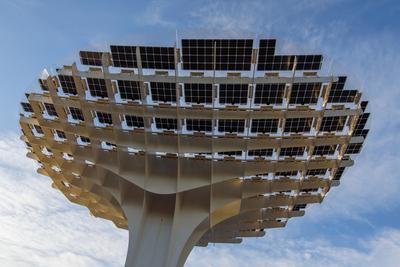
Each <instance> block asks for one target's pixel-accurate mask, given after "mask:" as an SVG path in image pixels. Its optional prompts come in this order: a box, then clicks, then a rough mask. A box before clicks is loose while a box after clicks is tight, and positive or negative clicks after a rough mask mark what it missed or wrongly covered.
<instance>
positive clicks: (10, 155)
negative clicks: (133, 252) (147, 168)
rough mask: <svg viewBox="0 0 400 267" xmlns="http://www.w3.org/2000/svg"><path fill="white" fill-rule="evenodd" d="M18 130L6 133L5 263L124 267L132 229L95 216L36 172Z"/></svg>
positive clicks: (0, 246)
mask: <svg viewBox="0 0 400 267" xmlns="http://www.w3.org/2000/svg"><path fill="white" fill-rule="evenodd" d="M25 153H26V151H25V148H24V146H23V144H22V142H21V141H19V140H18V138H17V136H16V135H15V134H2V135H1V138H0V177H1V179H0V225H1V227H0V250H1V251H2V252H1V256H0V265H1V266H21V267H22V266H99V267H100V266H101V267H103V266H122V265H123V262H124V260H125V254H126V249H127V232H126V231H124V230H118V229H117V228H116V227H115V226H114V225H113V224H112V223H110V222H108V221H105V220H101V219H96V218H94V217H92V216H90V215H89V212H88V210H87V209H86V208H83V207H80V206H77V205H74V204H72V203H70V202H69V201H68V200H67V199H66V198H65V197H64V196H63V195H62V194H61V193H60V192H58V191H56V190H54V189H53V188H52V187H51V181H50V179H49V178H47V177H44V176H41V175H38V174H36V173H35V172H36V166H35V164H34V162H33V161H32V160H30V159H28V158H26V157H25Z"/></svg>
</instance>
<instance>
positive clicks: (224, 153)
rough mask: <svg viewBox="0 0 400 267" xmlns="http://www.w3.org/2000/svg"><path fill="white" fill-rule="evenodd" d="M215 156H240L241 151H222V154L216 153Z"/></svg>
mask: <svg viewBox="0 0 400 267" xmlns="http://www.w3.org/2000/svg"><path fill="white" fill-rule="evenodd" d="M217 154H218V155H223V156H241V155H242V151H224V152H218V153H217Z"/></svg>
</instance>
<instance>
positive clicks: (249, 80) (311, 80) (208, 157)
mask: <svg viewBox="0 0 400 267" xmlns="http://www.w3.org/2000/svg"><path fill="white" fill-rule="evenodd" d="M80 60H81V63H82V65H88V66H98V67H99V66H100V67H102V68H101V69H100V68H89V69H88V70H84V71H78V69H77V67H76V66H75V65H73V66H65V67H63V68H62V69H59V70H58V71H57V76H54V77H53V76H50V77H49V78H47V79H39V81H38V85H39V86H40V87H41V88H42V92H41V93H40V94H36V93H34V94H30V95H27V100H24V101H23V102H22V103H21V106H22V111H23V112H21V128H22V131H23V135H24V141H26V142H27V144H29V145H28V147H29V149H30V150H32V151H33V153H34V154H36V156H37V158H39V159H40V164H41V167H40V168H41V171H42V172H43V173H49V174H50V176H51V177H52V178H53V180H54V181H55V186H56V187H57V188H59V189H60V190H61V191H62V192H63V193H64V194H65V195H66V196H67V197H68V198H69V199H72V200H71V201H73V200H74V201H75V200H76V201H77V202H78V203H80V202H79V201H80V199H84V201H87V199H94V198H95V197H93V196H94V195H96V194H100V195H101V193H99V192H100V191H99V190H97V189H96V190H97V191H96V190H95V189H93V190H92V188H89V190H88V191H89V192H86V191H84V190H82V186H86V184H85V183H78V182H76V181H75V180H73V179H70V178H69V176H68V175H73V176H80V177H84V175H85V174H88V173H89V174H90V172H91V171H93V173H96V175H102V174H103V173H104V172H102V171H101V169H100V167H101V168H105V169H106V168H108V166H113V168H112V171H113V176H115V177H116V176H118V177H119V176H121V177H123V176H126V177H128V178H129V179H131V180H132V181H136V179H142V180H141V182H140V183H138V184H140V185H142V184H141V183H142V182H143V184H145V190H147V189H148V188H151V187H152V186H154V184H153V183H154V182H155V181H156V183H158V182H159V184H169V183H170V182H172V185H171V186H170V187H169V188H167V189H166V191H168V190H172V191H173V190H178V189H179V190H183V191H185V190H187V191H188V190H194V191H196V190H197V187H196V186H198V185H199V186H202V187H203V188H205V186H210V181H211V184H213V183H216V182H222V181H223V182H224V183H225V182H228V180H229V179H230V180H229V182H231V180H232V181H233V180H235V181H236V182H237V181H240V183H249V184H252V183H262V184H260V186H258V185H257V187H254V188H257V190H259V189H260V190H261V189H263V190H266V189H265V188H267V189H268V190H269V191H268V192H257V194H255V195H254V196H253V197H255V198H265V197H269V198H271V202H268V203H278V204H277V207H275V210H274V212H275V211H276V209H282V210H283V211H284V214H289V213H290V212H303V210H304V209H305V208H306V207H307V205H308V204H310V203H319V202H321V201H322V198H323V196H325V193H326V192H327V191H329V190H330V188H331V186H334V185H337V184H338V181H339V180H340V179H341V176H342V174H343V172H344V170H345V168H346V167H349V166H350V165H351V163H352V160H351V158H352V157H353V155H354V154H357V153H359V152H360V151H361V149H362V147H363V143H364V139H365V138H366V136H367V134H368V132H369V130H368V129H366V128H365V127H366V124H367V120H368V117H369V113H367V112H366V109H367V104H368V102H367V101H361V100H360V94H359V92H358V91H357V90H348V89H346V88H345V85H346V79H347V78H346V77H345V76H341V77H337V80H336V78H335V77H324V76H317V75H306V73H305V72H304V73H300V72H295V73H293V77H289V76H287V75H286V74H285V75H283V76H280V75H281V73H280V72H281V71H291V70H293V69H295V70H298V71H309V70H319V69H320V68H321V64H322V61H323V57H322V56H321V55H280V54H277V53H276V40H274V39H262V40H260V43H259V46H258V48H257V47H253V40H247V39H241V40H239V39H232V40H226V39H184V40H182V43H181V46H180V47H178V48H176V47H168V46H165V47H155V46H121V45H112V46H111V52H92V51H81V52H80ZM118 68H122V69H118ZM126 69H133V70H126ZM141 69H144V70H141ZM149 70H150V71H149ZM151 70H155V72H154V73H153V72H152V71H151ZM157 70H167V71H159V72H157ZM170 70H174V71H170ZM182 70H183V71H182ZM214 70H215V71H233V72H235V73H228V74H229V75H228V74H226V76H224V75H225V74H221V73H218V75H217V74H216V73H215V72H205V71H214ZM180 71H182V72H180ZM184 71H185V72H184ZM191 71H193V72H191ZM195 71H200V72H195ZM203 71H204V72H203ZM258 71H262V72H263V73H262V74H260V73H259V72H258ZM239 72H240V73H239ZM265 72H267V73H265ZM268 72H274V73H268ZM277 72H278V75H277V74H276V73H277ZM332 78H335V79H334V82H332V83H331V81H332ZM328 91H329V93H328ZM326 102H327V103H328V104H326ZM338 104H340V105H338ZM28 113H29V114H28ZM48 115H49V116H48ZM49 134H50V136H49ZM51 138H52V139H54V140H55V141H56V142H43V140H44V139H46V140H50V139H51ZM64 144H66V145H68V146H64ZM66 147H68V149H67V150H65V148H66ZM39 148H40V150H39ZM63 149H64V150H63ZM42 150H43V151H45V152H46V153H48V154H49V153H52V154H53V155H54V156H53V157H54V158H52V157H49V156H47V157H46V158H43V156H42V154H41V152H40V151H42ZM59 150H62V151H59ZM59 152H62V153H63V156H65V158H66V159H65V160H67V159H69V163H68V164H69V165H68V164H65V165H63V166H67V165H68V166H71V168H75V167H74V166H75V165H74V164H76V166H79V168H77V169H76V170H75V169H74V170H72V172H73V174H70V172H71V170H70V169H63V168H64V167H63V168H61V172H58V173H57V176H56V175H53V173H54V172H52V169H51V168H52V167H53V166H52V165H55V166H56V167H57V164H58V163H59V162H61V161H60V159H59V158H57V157H58V156H59V155H58V154H60V153H59ZM92 153H93V155H94V156H92ZM87 155H91V156H88V157H87V159H86V158H85V157H86V156H87ZM71 158H73V159H74V164H70V162H71ZM115 162H118V166H115ZM201 164H204V165H201ZM86 166H91V168H86ZM99 166H100V167H99ZM104 166H106V167H104ZM199 166H203V167H199ZM210 166H211V167H210ZM114 167H117V168H114ZM110 168H111V167H110ZM53 170H57V168H54V169H53ZM82 170H84V172H87V173H82ZM99 170H100V171H99ZM142 170H143V172H141V171H142ZM222 172H223V173H222ZM93 173H92V174H93ZM221 173H222V174H221ZM175 174H176V176H177V177H174V175H175ZM207 175H209V176H207ZM210 176H211V177H210ZM59 177H61V178H59ZM96 177H97V176H96ZM67 178H68V179H67ZM153 178H154V179H153ZM175 178H176V179H175ZM81 179H86V178H81ZM124 179H125V178H124ZM129 179H125V180H124V181H128V180H129ZM152 179H153V180H152ZM76 180H79V179H76ZM85 181H86V180H85ZM61 182H62V183H61ZM129 182H131V181H130V180H129ZM185 183H186V184H185ZM203 183H204V184H203ZM221 184H222V183H221ZM71 188H72V189H71ZM216 188H217V186H216V187H215V188H213V190H215V189H216ZM249 188H253V187H249ZM153 189H154V188H153ZM85 190H86V189H85ZM91 190H92V191H91ZM243 190H244V189H243ZM71 192H72V194H76V195H77V197H74V196H71V195H70V193H71ZM76 192H79V193H76ZM243 192H244V191H243ZM168 193H169V194H172V193H175V192H168ZM88 194H93V196H92V195H90V196H88ZM157 194H158V193H157ZM97 196H98V195H96V197H97ZM303 196H305V197H307V198H313V197H315V199H313V200H312V201H308V200H307V201H305V200H301V201H300V200H299V199H301V197H303ZM286 197H287V198H286ZM96 199H97V198H96ZM99 199H101V201H99V203H100V202H101V203H105V204H104V207H102V208H104V209H105V207H106V208H107V209H109V210H110V209H112V208H111V207H113V206H112V205H111V204H107V203H108V202H107V201H109V199H110V198H107V197H103V196H101V197H99ZM282 199H285V201H283V202H279V201H282ZM305 199H306V198H305ZM82 201H83V200H82ZM240 201H244V202H243V203H245V201H249V203H250V202H251V203H253V202H252V201H255V200H252V199H250V200H249V199H248V198H247V197H243V199H242V200H240ZM274 201H275V202H274ZM313 201H314V202H313ZM115 202H116V201H115ZM82 203H83V202H82ZM85 203H87V202H85ZM116 203H117V202H116ZM84 205H85V204H84ZM248 205H249V206H248V207H249V208H253V206H252V204H248ZM266 205H267V207H263V209H264V208H270V206H268V205H271V204H266ZM245 206H246V205H244V204H243V205H242V207H245ZM94 207H96V208H94ZM89 208H90V209H91V212H92V213H93V214H95V216H99V217H104V218H108V219H110V220H112V221H113V222H115V223H116V225H117V226H118V227H122V228H126V227H127V222H126V218H125V217H124V215H123V213H121V212H120V211H118V210H117V211H115V213H112V214H113V215H112V216H111V217H110V214H111V213H108V212H109V211H107V212H103V213H102V212H101V211H100V210H101V208H100V204H99V205H97V204H96V203H92V204H91V205H90V206H89ZM271 210H272V209H271ZM257 211H258V210H257ZM263 212H266V210H264V211H263ZM288 212H289V213H288ZM287 219H288V218H285V217H283V218H281V217H277V218H276V219H274V220H271V222H273V223H274V224H282V223H285V222H286V221H287ZM261 221H262V220H261ZM256 222H257V223H258V224H257V226H252V228H246V234H247V235H249V233H250V234H251V235H252V234H254V233H260V232H263V231H264V228H268V227H264V226H263V227H261V226H259V225H260V223H265V222H264V221H262V222H260V220H258V219H257V220H256ZM269 223H270V222H269ZM221 225H226V222H222V223H221ZM236 230H237V232H235V233H233V232H232V231H231V230H228V231H227V232H224V234H225V233H229V234H231V235H232V238H233V239H234V240H236V238H237V237H239V235H238V232H241V231H239V230H238V229H236V228H235V231H236ZM213 231H214V232H213V235H211V234H210V233H209V232H207V233H206V234H204V236H203V237H202V239H201V240H200V241H199V244H202V242H205V243H207V242H211V241H213V242H220V241H221V242H222V241H223V242H230V241H231V239H226V238H221V239H219V240H218V239H215V238H214V237H215V234H216V235H218V234H221V231H219V230H218V228H215V229H213Z"/></svg>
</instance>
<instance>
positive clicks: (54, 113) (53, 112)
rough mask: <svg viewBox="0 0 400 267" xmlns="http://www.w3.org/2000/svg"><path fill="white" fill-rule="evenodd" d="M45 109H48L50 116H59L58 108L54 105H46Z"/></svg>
mask: <svg viewBox="0 0 400 267" xmlns="http://www.w3.org/2000/svg"><path fill="white" fill-rule="evenodd" d="M44 107H45V108H46V111H47V114H49V115H50V116H58V114H57V111H56V108H55V107H54V105H53V104H50V103H44Z"/></svg>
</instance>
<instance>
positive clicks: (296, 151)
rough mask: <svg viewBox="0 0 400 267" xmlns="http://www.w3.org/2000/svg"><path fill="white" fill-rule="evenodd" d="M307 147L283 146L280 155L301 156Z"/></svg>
mask: <svg viewBox="0 0 400 267" xmlns="http://www.w3.org/2000/svg"><path fill="white" fill-rule="evenodd" d="M304 151H305V147H283V148H281V153H280V154H279V156H280V157H299V156H303V154H304Z"/></svg>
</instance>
